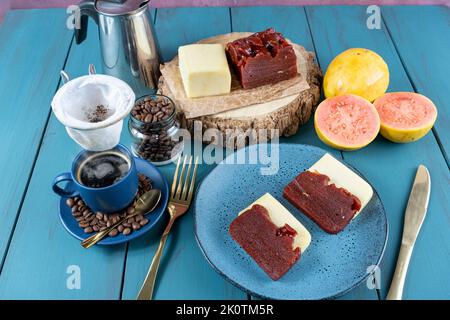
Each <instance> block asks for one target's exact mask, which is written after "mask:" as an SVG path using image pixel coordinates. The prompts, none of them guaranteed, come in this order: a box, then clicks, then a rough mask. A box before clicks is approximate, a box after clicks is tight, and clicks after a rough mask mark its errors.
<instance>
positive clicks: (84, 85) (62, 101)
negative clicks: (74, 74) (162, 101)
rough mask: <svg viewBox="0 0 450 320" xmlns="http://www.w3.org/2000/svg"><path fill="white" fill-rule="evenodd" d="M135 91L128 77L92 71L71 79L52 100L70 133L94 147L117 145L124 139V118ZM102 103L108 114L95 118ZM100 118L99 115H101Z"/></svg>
mask: <svg viewBox="0 0 450 320" xmlns="http://www.w3.org/2000/svg"><path fill="white" fill-rule="evenodd" d="M135 98H136V97H135V94H134V92H133V90H132V89H131V87H130V86H129V85H128V84H126V83H125V82H124V81H122V80H120V79H117V78H115V77H112V76H107V75H102V74H92V75H87V76H82V77H79V78H75V79H73V80H70V81H69V82H67V83H66V84H64V85H63V86H62V87H61V88H60V89H59V90H58V91H57V92H56V94H55V96H54V97H53V101H52V103H51V105H52V109H53V112H54V114H55V116H56V117H57V118H58V120H59V121H60V122H61V123H62V124H63V125H64V126H65V127H66V130H67V133H68V134H69V136H70V137H71V138H72V139H73V140H74V141H75V142H76V143H78V144H79V145H80V146H81V147H83V148H84V149H86V150H90V151H103V150H108V149H111V148H114V147H115V146H116V145H117V144H118V143H119V140H120V133H121V132H122V124H123V119H124V118H125V117H126V116H127V115H128V114H129V113H130V111H131V109H132V108H133V105H134V102H135ZM98 106H103V107H104V109H103V111H104V112H105V114H104V115H103V116H102V119H101V121H98V122H93V120H92V116H93V115H95V113H96V111H97V108H98ZM97 120H98V119H97Z"/></svg>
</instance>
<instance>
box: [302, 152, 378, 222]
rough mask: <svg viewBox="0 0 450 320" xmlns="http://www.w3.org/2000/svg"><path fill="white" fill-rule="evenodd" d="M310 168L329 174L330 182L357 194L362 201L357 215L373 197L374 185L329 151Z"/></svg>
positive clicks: (312, 170)
mask: <svg viewBox="0 0 450 320" xmlns="http://www.w3.org/2000/svg"><path fill="white" fill-rule="evenodd" d="M308 170H309V171H311V172H318V173H321V174H324V175H327V176H328V177H329V178H330V183H334V184H335V185H336V187H339V188H344V189H347V191H349V192H350V193H352V194H353V195H354V196H356V197H357V198H358V199H359V201H361V209H360V210H359V211H358V212H357V213H356V214H355V217H356V216H357V215H358V214H359V213H360V212H361V211H362V209H364V207H365V206H366V205H367V203H368V202H369V201H370V199H371V198H372V195H373V190H372V187H371V186H370V185H369V184H368V183H367V182H366V181H364V179H362V178H361V177H360V176H359V175H357V174H356V173H355V172H353V171H352V170H350V169H349V168H348V167H347V166H346V165H344V164H343V163H342V162H340V161H339V160H337V159H335V158H334V157H333V156H332V155H330V154H328V153H326V154H325V155H324V156H323V157H322V158H320V159H319V161H317V162H316V163H315V164H313V165H312V166H311V168H309V169H308Z"/></svg>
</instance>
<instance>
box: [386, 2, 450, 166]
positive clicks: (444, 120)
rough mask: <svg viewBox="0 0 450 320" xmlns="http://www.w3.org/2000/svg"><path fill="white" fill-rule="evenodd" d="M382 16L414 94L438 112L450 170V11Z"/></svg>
mask: <svg viewBox="0 0 450 320" xmlns="http://www.w3.org/2000/svg"><path fill="white" fill-rule="evenodd" d="M382 15H383V18H384V21H385V23H386V27H387V28H388V29H389V32H390V35H391V37H392V39H393V40H394V43H395V45H396V48H397V50H398V53H399V55H400V57H401V59H402V62H403V64H404V67H405V69H406V71H407V72H408V76H409V77H410V80H411V81H412V83H413V85H414V88H415V90H416V91H417V92H419V93H422V94H425V95H426V96H428V97H429V98H430V99H431V100H433V101H434V103H435V104H436V107H437V108H438V112H439V116H438V119H437V121H436V124H435V133H436V135H437V137H438V139H439V141H440V142H441V144H442V148H443V150H444V152H445V156H446V160H447V164H448V165H449V166H450V134H449V132H450V107H449V106H450V95H449V94H448V93H449V92H450V82H449V81H448V75H449V74H450V60H449V58H448V55H449V52H450V22H449V21H450V7H444V6H442V7H439V6H425V7H424V6H420V7H419V6H412V7H384V8H383V11H382ZM430 79H433V81H430Z"/></svg>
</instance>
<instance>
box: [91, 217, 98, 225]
mask: <svg viewBox="0 0 450 320" xmlns="http://www.w3.org/2000/svg"><path fill="white" fill-rule="evenodd" d="M96 224H98V218H97V217H95V216H94V219H92V221H91V222H90V223H89V225H91V226H95V225H96Z"/></svg>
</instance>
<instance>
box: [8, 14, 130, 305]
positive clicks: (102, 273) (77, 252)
mask: <svg viewBox="0 0 450 320" xmlns="http://www.w3.org/2000/svg"><path fill="white" fill-rule="evenodd" d="M51 13H52V11H47V10H45V11H40V12H39V14H34V16H35V18H33V19H34V21H35V24H33V25H29V28H30V30H31V29H32V28H35V29H39V30H40V32H41V33H43V34H49V33H50V32H51V30H53V29H54V28H55V25H54V24H49V25H48V26H47V28H45V29H43V28H42V25H41V24H42V22H43V21H46V20H47V19H46V17H47V15H49V14H50V15H51ZM58 14H60V15H63V16H64V15H65V13H64V11H59V13H58ZM23 48H25V49H27V48H28V50H32V49H31V48H30V47H28V46H26V45H24V46H23ZM23 48H22V49H23ZM54 49H55V52H56V51H58V48H54ZM99 50H100V49H99V45H98V35H97V30H96V28H94V27H91V28H89V34H88V38H87V40H86V42H84V43H83V44H81V45H80V46H76V45H75V44H73V45H72V47H71V50H70V54H69V56H68V60H67V65H66V68H65V69H66V70H67V71H68V72H69V74H71V75H72V76H73V77H76V76H81V75H85V74H86V73H87V67H88V64H89V63H94V64H95V65H97V66H98V70H100V61H101V60H100V51H99ZM48 64H49V65H51V63H48ZM54 68H55V69H56V70H53V73H54V76H55V77H58V75H59V68H60V67H58V66H55V67H54ZM54 89H55V88H52V90H49V92H41V94H50V92H51V93H53V92H54ZM49 102H50V101H46V110H48V108H49ZM79 151H80V147H78V146H77V145H76V144H75V142H73V141H72V140H71V139H70V138H69V137H68V135H67V133H66V131H65V129H64V127H63V126H62V125H61V124H60V123H59V122H58V120H56V118H55V117H54V116H53V115H52V116H51V118H50V121H49V124H48V127H47V130H46V132H45V136H44V140H43V143H42V146H41V150H40V152H39V156H38V159H37V162H36V166H35V169H34V172H33V175H32V177H31V181H30V184H29V188H28V192H27V194H26V198H25V200H24V203H23V207H22V210H21V212H20V216H19V219H18V222H17V226H16V230H15V232H14V235H13V238H12V241H11V246H10V250H9V252H8V255H7V258H6V261H5V265H4V268H3V272H2V274H1V275H0V299H118V298H120V289H121V281H122V275H123V267H124V265H123V262H124V259H125V249H126V246H125V245H119V246H114V247H94V248H91V249H89V250H86V249H83V248H82V247H81V246H80V243H79V241H78V240H76V239H74V238H73V237H71V236H70V235H69V234H68V233H67V232H66V231H65V230H64V228H63V227H62V225H61V223H60V221H59V218H58V200H59V199H58V197H57V196H56V195H55V194H54V193H53V192H52V190H51V181H52V179H53V177H54V176H55V175H57V174H59V173H61V172H64V171H68V170H69V168H70V165H71V162H72V159H73V158H74V157H75V155H76V154H77V153H78V152H79ZM18 163H20V162H17V163H16V164H15V166H18ZM70 266H78V267H79V268H80V269H79V270H80V271H81V288H80V289H79V290H77V289H73V290H70V289H68V288H67V286H66V281H67V279H68V277H69V276H70V275H69V274H67V268H69V267H70ZM69 271H70V269H69Z"/></svg>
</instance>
